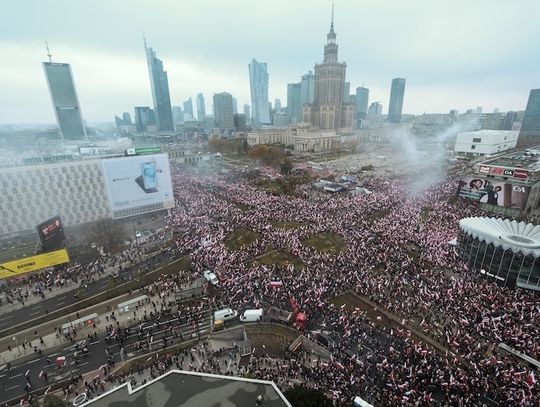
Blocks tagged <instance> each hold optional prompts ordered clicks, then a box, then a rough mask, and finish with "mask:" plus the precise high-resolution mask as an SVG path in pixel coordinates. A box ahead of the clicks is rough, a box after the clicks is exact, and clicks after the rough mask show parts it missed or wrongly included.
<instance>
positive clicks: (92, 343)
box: [90, 341, 100, 345]
mask: <svg viewBox="0 0 540 407" xmlns="http://www.w3.org/2000/svg"><path fill="white" fill-rule="evenodd" d="M99 342H100V341H95V342H90V345H95V344H96V343H99Z"/></svg>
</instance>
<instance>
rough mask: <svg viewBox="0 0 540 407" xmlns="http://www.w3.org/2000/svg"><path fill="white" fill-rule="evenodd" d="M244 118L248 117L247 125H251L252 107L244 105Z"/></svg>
mask: <svg viewBox="0 0 540 407" xmlns="http://www.w3.org/2000/svg"><path fill="white" fill-rule="evenodd" d="M244 116H246V124H250V123H251V121H250V118H251V107H250V106H249V105H248V104H245V105H244Z"/></svg>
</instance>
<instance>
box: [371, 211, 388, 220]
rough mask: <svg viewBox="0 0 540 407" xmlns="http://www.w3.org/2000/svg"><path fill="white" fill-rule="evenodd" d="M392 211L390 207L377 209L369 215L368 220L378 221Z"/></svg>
mask: <svg viewBox="0 0 540 407" xmlns="http://www.w3.org/2000/svg"><path fill="white" fill-rule="evenodd" d="M389 213H390V209H381V210H380V211H375V212H373V213H372V214H371V215H369V216H368V217H367V220H368V221H370V222H377V221H378V220H379V219H382V218H384V217H385V216H386V215H388V214H389Z"/></svg>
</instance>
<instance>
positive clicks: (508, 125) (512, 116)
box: [501, 111, 517, 130]
mask: <svg viewBox="0 0 540 407" xmlns="http://www.w3.org/2000/svg"><path fill="white" fill-rule="evenodd" d="M516 116H517V114H516V112H512V111H510V112H506V116H504V119H503V123H502V125H501V130H512V124H514V122H515V121H516Z"/></svg>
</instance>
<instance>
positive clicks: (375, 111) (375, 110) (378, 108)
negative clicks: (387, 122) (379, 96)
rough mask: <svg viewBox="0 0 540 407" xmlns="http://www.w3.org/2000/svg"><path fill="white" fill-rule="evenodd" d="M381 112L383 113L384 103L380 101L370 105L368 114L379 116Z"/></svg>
mask: <svg viewBox="0 0 540 407" xmlns="http://www.w3.org/2000/svg"><path fill="white" fill-rule="evenodd" d="M381 114H382V105H381V104H380V103H379V102H373V103H372V104H371V105H369V108H368V115H370V116H378V115H381Z"/></svg>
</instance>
